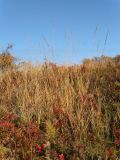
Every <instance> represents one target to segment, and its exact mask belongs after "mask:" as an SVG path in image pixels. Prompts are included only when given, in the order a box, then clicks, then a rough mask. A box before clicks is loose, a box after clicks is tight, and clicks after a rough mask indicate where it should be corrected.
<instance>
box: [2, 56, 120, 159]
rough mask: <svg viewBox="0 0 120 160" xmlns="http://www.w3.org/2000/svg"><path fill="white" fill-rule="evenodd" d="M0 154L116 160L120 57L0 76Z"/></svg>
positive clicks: (119, 129)
mask: <svg viewBox="0 0 120 160" xmlns="http://www.w3.org/2000/svg"><path fill="white" fill-rule="evenodd" d="M0 156H1V157H2V158H1V159H6V160H8V159H10V160H11V159H13V160H45V159H47V160H119V159H120V60H119V56H118V57H115V58H108V57H101V58H99V59H92V60H85V61H84V62H83V64H81V65H73V66H58V65H56V64H54V63H49V62H45V63H44V64H43V65H36V66H33V65H31V64H27V65H23V66H21V67H17V68H15V69H10V70H6V71H4V72H1V73H0Z"/></svg>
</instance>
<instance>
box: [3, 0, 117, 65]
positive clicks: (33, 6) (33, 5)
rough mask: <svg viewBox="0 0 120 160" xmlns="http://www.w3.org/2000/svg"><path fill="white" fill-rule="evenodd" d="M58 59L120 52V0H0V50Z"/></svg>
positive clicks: (78, 59) (26, 57)
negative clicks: (10, 47)
mask: <svg viewBox="0 0 120 160" xmlns="http://www.w3.org/2000/svg"><path fill="white" fill-rule="evenodd" d="M9 43H12V44H13V45H14V48H13V50H12V52H13V54H14V55H15V56H17V57H18V58H21V59H24V60H30V61H32V62H35V61H36V60H38V61H43V59H44V58H45V57H47V58H48V59H49V60H52V61H56V62H57V63H66V62H68V63H70V62H72V63H79V62H81V60H83V59H84V58H89V57H94V56H100V55H102V54H104V55H108V56H114V55H116V54H119V53H120V0H0V50H2V49H3V48H5V47H6V46H7V44H9Z"/></svg>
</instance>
